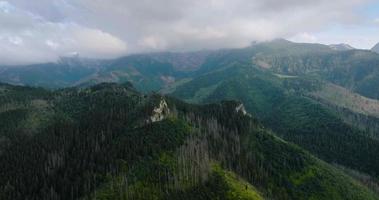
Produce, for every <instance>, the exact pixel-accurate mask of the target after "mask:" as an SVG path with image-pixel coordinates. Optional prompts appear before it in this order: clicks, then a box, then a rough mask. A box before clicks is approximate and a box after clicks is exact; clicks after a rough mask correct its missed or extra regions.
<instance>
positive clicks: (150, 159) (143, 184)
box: [0, 84, 379, 200]
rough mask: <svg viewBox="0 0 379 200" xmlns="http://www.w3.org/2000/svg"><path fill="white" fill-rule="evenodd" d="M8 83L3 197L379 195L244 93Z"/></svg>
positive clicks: (0, 177)
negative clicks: (280, 130) (294, 137)
mask: <svg viewBox="0 0 379 200" xmlns="http://www.w3.org/2000/svg"><path fill="white" fill-rule="evenodd" d="M0 88H1V89H0V102H1V104H0V105H1V108H2V109H1V112H0V114H1V115H2V117H1V118H0V123H1V124H2V125H1V131H0V133H1V135H0V138H1V139H0V141H1V144H2V145H1V146H0V148H1V149H0V159H1V160H2V162H0V173H1V174H0V199H12V200H14V199H333V200H335V199H359V200H360V199H378V198H379V197H378V196H377V195H376V194H374V193H373V192H371V191H370V190H369V189H367V188H366V187H365V186H363V185H362V184H361V183H359V182H357V181H355V180H353V179H352V178H350V177H349V176H348V175H345V174H344V173H343V172H342V171H340V170H339V169H337V168H335V167H333V166H331V165H329V164H326V163H325V162H323V161H321V160H319V159H317V158H315V157H314V156H312V155H310V154H309V153H307V152H305V151H304V150H302V149H301V148H299V147H297V146H295V145H293V144H291V143H288V142H285V141H283V140H282V139H279V138H278V137H276V136H274V134H273V133H271V132H270V131H268V130H267V129H265V128H264V127H263V126H262V125H260V123H259V122H258V121H257V120H256V119H255V118H252V117H250V116H249V115H247V114H245V113H244V112H243V109H242V110H241V108H242V107H241V104H240V103H238V102H235V101H224V102H221V103H216V104H210V105H205V106H197V105H191V104H187V103H184V102H182V101H179V100H177V99H173V98H169V97H165V96H160V95H156V94H153V95H143V94H140V93H139V92H137V91H136V90H135V89H133V88H132V86H131V85H130V84H124V85H117V84H101V85H96V86H93V87H90V88H87V89H78V88H69V89H64V90H59V91H54V92H49V91H46V90H43V89H35V88H26V87H14V86H10V85H1V86H0ZM36 102H38V103H36ZM42 102H43V103H42ZM30 121H32V122H33V123H30ZM31 127H32V130H33V131H32V132H30V130H31V129H30V128H31Z"/></svg>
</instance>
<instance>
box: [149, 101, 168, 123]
mask: <svg viewBox="0 0 379 200" xmlns="http://www.w3.org/2000/svg"><path fill="white" fill-rule="evenodd" d="M169 114H170V109H169V108H168V105H167V102H166V100H164V99H163V98H162V99H161V101H160V102H159V105H158V106H156V107H154V109H153V111H152V114H151V116H150V118H149V119H148V122H150V123H153V122H159V121H162V120H164V119H165V118H166V117H167V116H168V115H169Z"/></svg>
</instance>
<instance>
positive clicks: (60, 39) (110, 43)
mask: <svg viewBox="0 0 379 200" xmlns="http://www.w3.org/2000/svg"><path fill="white" fill-rule="evenodd" d="M0 10H7V11H6V12H3V13H0V27H2V28H1V29H0V49H2V51H1V52H0V62H1V63H0V64H6V65H12V64H25V63H35V62H48V61H55V60H57V59H58V58H59V57H61V56H67V55H69V54H70V53H71V52H78V54H80V55H81V56H83V57H97V58H109V57H115V56H120V55H123V54H125V53H126V43H125V42H124V41H122V40H121V39H119V38H117V37H115V36H113V35H111V34H110V33H107V32H104V31H102V30H99V29H96V28H89V27H86V26H83V25H79V24H77V23H74V22H51V21H48V20H45V19H44V18H43V17H41V16H38V15H36V14H33V13H30V12H28V11H25V10H22V9H18V8H16V7H14V6H12V5H11V4H9V3H7V2H0Z"/></svg>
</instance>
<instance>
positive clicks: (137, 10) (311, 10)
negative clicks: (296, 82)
mask: <svg viewBox="0 0 379 200" xmlns="http://www.w3.org/2000/svg"><path fill="white" fill-rule="evenodd" d="M368 2H369V0H335V1H330V0H318V1H314V0H281V1H277V0H234V1H229V0H192V1H187V0H160V1H157V0H139V1H135V0H36V1H33V2H31V1H29V0H12V2H11V3H10V1H9V2H6V1H0V26H1V27H2V28H1V29H0V41H1V42H0V48H1V49H5V51H1V52H0V60H1V62H2V63H7V64H12V63H18V62H20V61H23V62H25V63H27V62H39V61H53V60H56V59H57V58H58V57H59V56H64V55H67V54H70V53H72V52H78V53H79V54H80V55H83V56H86V57H112V56H119V55H122V54H126V53H134V52H145V51H161V50H173V51H188V50H198V49H213V48H224V47H241V46H245V45H248V44H249V43H250V42H251V41H254V40H258V41H262V40H270V39H273V38H278V37H284V38H291V37H294V36H296V35H299V34H300V35H301V34H303V33H308V32H314V31H320V30H323V29H326V28H328V27H329V26H333V25H336V24H359V23H360V22H361V21H362V20H363V19H362V18H361V16H359V15H358V14H357V12H356V10H355V9H356V8H357V7H359V6H362V5H364V4H365V3H368ZM301 36H303V37H305V36H307V35H305V34H303V35H301Z"/></svg>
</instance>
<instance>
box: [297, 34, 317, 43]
mask: <svg viewBox="0 0 379 200" xmlns="http://www.w3.org/2000/svg"><path fill="white" fill-rule="evenodd" d="M290 40H292V41H294V42H305V43H316V42H318V40H317V37H316V36H315V35H312V34H310V33H307V32H303V33H299V34H296V35H295V36H294V37H292V38H290Z"/></svg>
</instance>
